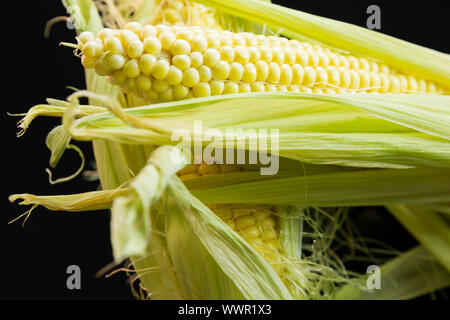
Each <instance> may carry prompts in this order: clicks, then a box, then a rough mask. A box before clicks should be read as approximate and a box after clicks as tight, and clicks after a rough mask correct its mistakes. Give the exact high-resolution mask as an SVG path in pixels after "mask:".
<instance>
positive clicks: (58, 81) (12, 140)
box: [0, 0, 450, 299]
mask: <svg viewBox="0 0 450 320" xmlns="http://www.w3.org/2000/svg"><path fill="white" fill-rule="evenodd" d="M274 2H275V3H277V4H282V5H285V6H288V7H291V8H295V9H299V10H303V11H306V12H309V13H314V14H318V15H321V16H325V17H329V18H334V19H338V20H342V21H346V22H350V23H353V24H356V25H359V26H363V27H364V26H365V23H366V19H367V16H368V15H367V14H366V8H367V7H368V6H369V5H371V4H377V5H379V6H380V7H381V14H382V18H381V19H382V21H381V23H382V30H381V32H383V33H386V34H389V35H392V36H395V37H398V38H401V39H404V40H407V41H411V42H413V43H416V44H420V45H423V46H426V47H429V48H432V49H436V50H439V51H443V52H447V53H448V52H449V51H450V47H449V38H448V31H449V30H448V11H447V10H446V9H445V7H444V3H445V2H444V1H426V2H417V3H415V2H411V1H348V0H345V1H323V0H322V1H274ZM2 9H3V10H2V15H3V17H2V21H3V23H4V26H3V28H2V30H3V32H2V35H1V37H2V42H1V43H2V50H1V52H2V56H3V58H2V60H1V61H2V70H3V72H2V75H3V77H2V78H3V79H4V80H5V81H2V84H1V89H2V90H1V94H2V99H1V101H2V109H1V110H2V112H1V113H0V118H1V124H2V125H1V128H2V135H1V137H2V140H1V141H2V148H1V149H0V150H1V153H2V156H1V159H3V160H4V161H2V162H3V163H2V165H1V167H0V168H1V175H2V179H1V186H2V196H1V203H2V212H1V218H0V235H1V238H0V250H1V251H0V268H1V269H2V270H1V272H0V275H1V282H0V298H1V299H133V296H132V295H131V293H130V290H129V286H128V284H127V283H126V281H127V278H126V276H125V275H124V274H120V273H119V274H117V275H114V276H112V277H110V278H108V279H105V277H100V278H97V277H95V274H96V273H97V272H98V271H99V270H100V269H101V268H103V267H104V266H106V265H107V264H109V263H110V262H111V261H112V255H111V246H110V242H109V216H108V213H107V212H103V211H99V212H88V213H60V212H49V211H47V210H45V209H43V208H36V209H35V211H34V212H33V213H32V215H31V217H30V219H29V220H28V221H27V223H26V224H25V226H24V227H22V221H19V222H16V223H14V224H8V222H9V221H10V220H12V219H14V218H15V217H17V216H18V215H19V214H21V213H23V212H24V211H25V210H26V208H25V207H20V206H18V205H17V204H10V203H9V202H8V200H7V196H8V195H9V194H13V193H23V192H28V193H33V194H68V193H77V192H85V191H90V190H95V189H96V188H97V183H95V182H87V181H84V180H83V179H82V178H81V177H78V178H76V179H74V180H73V181H71V182H67V183H62V184H58V185H55V186H52V185H50V184H49V183H48V178H47V174H46V173H45V171H44V170H45V168H47V167H48V159H49V155H50V153H49V151H48V149H47V148H46V146H45V137H46V135H47V133H48V132H49V130H51V128H53V127H54V126H56V125H57V124H59V120H58V119H48V118H45V119H44V118H39V119H37V120H36V121H35V122H33V124H32V125H31V127H30V128H29V130H28V132H27V133H26V134H25V136H23V137H22V138H16V132H17V129H16V122H17V120H18V119H19V118H14V117H10V116H7V115H6V113H7V112H10V113H23V112H26V111H27V110H28V109H29V108H30V107H31V106H33V105H36V104H39V103H45V98H46V97H53V98H59V99H65V98H66V97H67V95H69V94H70V93H71V91H70V90H69V89H66V88H65V87H66V86H73V87H77V88H84V78H83V69H82V67H81V65H80V63H79V60H78V59H77V58H76V57H74V56H73V54H72V50H71V49H69V48H65V47H60V46H58V43H59V42H61V41H67V42H73V41H74V39H73V37H74V32H73V31H72V30H68V29H67V28H66V26H65V23H64V22H60V23H58V24H56V25H55V26H54V27H53V28H52V31H51V36H50V38H49V39H46V38H44V36H43V33H44V27H45V24H46V22H47V21H48V20H50V19H51V18H53V17H56V16H60V15H65V9H64V7H63V6H62V4H61V3H60V1H48V0H47V1H15V2H11V3H8V4H7V5H6V4H4V5H3V6H2ZM77 145H79V146H81V147H82V149H83V150H84V152H85V154H86V157H87V159H92V151H91V149H90V146H89V144H87V143H78V142H77ZM78 164H79V160H78V158H77V156H76V155H75V154H74V153H72V152H71V151H68V152H67V154H66V155H65V156H64V157H63V159H62V162H61V163H60V165H59V167H58V168H57V169H56V170H54V172H55V174H56V176H58V177H61V176H64V175H66V174H67V173H68V171H67V170H68V168H71V169H72V170H76V168H77V167H78ZM89 166H90V165H89V163H88V165H87V168H89ZM69 173H71V172H69ZM352 214H353V215H354V218H355V220H356V222H357V224H359V225H360V227H361V228H362V232H363V234H364V235H367V236H374V237H377V238H378V239H380V240H383V241H386V242H388V243H390V244H393V245H395V246H396V247H397V248H398V249H400V250H405V249H407V248H409V247H411V246H413V245H414V244H415V242H414V240H413V239H412V238H411V237H410V236H409V235H408V233H407V232H406V231H405V230H403V229H402V228H401V226H399V224H398V223H397V222H396V221H395V220H394V219H393V218H392V217H390V216H389V215H388V214H386V212H384V211H383V210H381V209H370V208H360V209H356V210H354V211H353V212H352ZM367 226H370V227H367ZM379 230H382V233H381V236H380V232H378V231H379ZM72 264H76V265H79V266H80V268H81V270H82V289H81V290H72V291H71V290H68V289H67V288H66V278H67V274H66V268H67V266H69V265H72Z"/></svg>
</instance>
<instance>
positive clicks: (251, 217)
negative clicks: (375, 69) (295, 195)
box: [178, 164, 284, 279]
mask: <svg viewBox="0 0 450 320" xmlns="http://www.w3.org/2000/svg"><path fill="white" fill-rule="evenodd" d="M239 171H241V168H240V167H239V166H237V165H230V164H219V165H218V164H201V165H198V164H190V165H188V166H186V167H185V168H184V169H182V170H180V171H179V172H178V176H179V177H180V179H181V180H182V181H186V180H189V179H192V178H196V177H200V176H209V175H215V174H221V173H222V174H226V173H231V172H239ZM208 207H209V208H210V209H211V210H212V211H213V212H214V213H215V214H217V215H218V216H219V217H220V218H221V219H222V220H223V221H224V222H225V223H226V224H228V226H230V227H231V229H233V230H234V231H236V232H237V233H238V234H239V235H240V236H241V237H243V238H244V239H245V240H246V241H247V242H248V243H249V244H250V245H251V246H252V247H253V249H255V250H256V252H258V253H259V254H260V255H261V256H262V257H263V258H264V259H265V260H266V261H267V262H268V263H269V264H270V265H271V266H272V268H273V269H274V270H275V271H276V272H277V273H278V274H279V275H280V277H281V278H282V279H283V273H284V270H283V265H282V252H281V251H280V250H281V245H280V241H279V231H278V226H277V220H278V216H277V211H276V208H275V207H274V206H270V205H245V204H214V205H208Z"/></svg>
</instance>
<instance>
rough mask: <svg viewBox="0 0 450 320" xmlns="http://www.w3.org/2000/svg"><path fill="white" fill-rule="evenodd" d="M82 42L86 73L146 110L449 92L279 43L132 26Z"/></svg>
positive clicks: (352, 59) (358, 61)
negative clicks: (185, 103) (185, 102)
mask: <svg viewBox="0 0 450 320" xmlns="http://www.w3.org/2000/svg"><path fill="white" fill-rule="evenodd" d="M78 41H79V46H80V48H81V51H82V53H83V55H82V63H83V65H84V66H85V67H86V68H95V70H96V72H97V73H98V74H99V75H103V76H107V77H108V79H109V81H110V82H111V83H113V84H115V85H118V86H120V87H121V88H122V89H123V90H124V91H125V92H127V93H132V94H134V95H137V96H140V97H142V98H144V99H145V100H146V101H148V102H160V101H171V100H180V99H187V98H192V97H205V96H211V95H221V94H228V93H239V92H260V91H291V92H307V93H310V92H315V93H345V92H379V93H387V92H390V93H442V92H443V89H442V88H439V87H438V86H436V84H434V83H433V82H431V81H427V80H425V79H420V78H416V77H414V76H412V75H406V74H402V73H399V72H397V71H396V70H392V69H391V68H389V67H388V66H386V65H384V64H383V63H380V62H378V61H375V60H372V59H369V58H365V57H356V56H353V55H348V54H343V53H339V52H335V51H332V50H330V49H328V48H323V47H321V46H319V45H315V44H314V45H311V44H309V43H306V42H303V43H302V42H299V41H296V40H288V39H286V38H283V37H276V36H262V35H255V34H252V33H232V32H229V31H221V30H215V29H204V28H200V27H180V26H170V27H169V26H165V25H157V26H151V25H146V26H141V25H140V24H138V23H136V22H131V23H128V24H127V25H126V26H125V29H123V30H112V29H103V30H101V31H100V32H99V34H98V36H97V37H95V36H94V35H93V34H92V33H89V32H87V33H82V34H81V35H80V36H79V37H78Z"/></svg>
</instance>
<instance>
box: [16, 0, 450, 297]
mask: <svg viewBox="0 0 450 320" xmlns="http://www.w3.org/2000/svg"><path fill="white" fill-rule="evenodd" d="M123 2H124V3H125V2H127V1H123ZM198 2H202V3H205V4H207V5H208V6H211V7H214V8H217V9H218V16H220V19H219V21H220V22H221V23H222V25H226V26H227V27H228V28H231V29H233V30H234V31H242V30H245V31H253V32H256V33H265V32H268V29H267V27H266V25H265V23H267V25H268V26H269V27H271V28H273V30H281V32H282V34H284V35H287V36H289V37H292V38H296V39H300V40H308V41H311V42H318V43H322V44H325V45H328V46H331V47H333V48H336V49H338V50H343V51H347V52H353V53H355V54H363V55H368V56H370V57H373V58H376V59H381V60H383V61H385V62H387V63H389V64H390V65H392V66H394V67H396V68H398V69H399V70H408V71H411V72H413V73H415V74H418V75H420V76H423V77H425V78H428V79H431V80H433V81H436V82H439V83H440V84H442V85H443V86H446V87H448V86H449V78H448V74H450V73H449V72H448V71H449V67H450V63H449V58H448V55H444V54H441V53H438V52H435V51H432V50H429V49H425V48H422V47H418V46H415V45H411V44H408V43H405V42H402V41H399V40H394V39H392V38H391V37H386V36H384V35H381V34H379V33H374V32H371V31H368V30H365V29H362V28H357V27H355V26H349V25H347V24H343V23H341V22H338V21H333V20H330V19H324V18H321V17H316V16H312V15H308V14H305V13H302V12H298V11H295V10H290V9H285V8H281V7H279V6H275V5H272V4H270V3H269V2H263V1H255V0H246V1H241V2H238V1H234V0H232V1H229V2H227V3H226V4H222V5H221V7H220V8H219V3H218V2H217V1H215V0H213V1H211V0H201V1H198ZM63 3H64V5H65V6H66V7H70V8H72V9H73V8H75V9H76V10H73V11H72V15H73V17H74V20H75V23H76V25H77V26H78V27H79V30H78V31H79V32H81V31H85V30H89V31H92V32H97V31H98V30H99V29H101V28H102V25H103V24H102V20H101V18H100V15H99V12H98V10H97V8H96V6H95V4H94V2H93V1H91V0H71V1H63ZM154 4H155V3H154V2H153V1H142V3H141V5H140V6H139V7H138V8H137V9H136V10H135V12H134V17H135V19H136V20H137V21H139V22H142V23H145V21H146V19H147V18H146V17H148V16H149V15H150V13H151V12H152V11H153V10H154ZM269 12H270V14H268V13H269ZM122 18H123V20H124V21H125V20H126V19H128V18H129V16H125V15H124V16H123V17H122ZM263 19H264V20H263ZM344 38H345V39H344ZM354 38H355V39H357V42H355V41H354ZM356 43H359V44H356ZM86 84H87V90H88V91H80V92H76V93H75V94H73V95H72V96H71V97H69V99H68V102H65V101H60V100H54V99H49V100H48V101H47V102H48V104H47V105H39V106H36V107H34V108H32V109H30V111H29V112H28V113H27V114H26V115H25V117H24V119H23V120H22V122H20V128H21V129H22V131H24V130H26V129H27V128H28V126H29V125H30V123H31V121H32V120H33V119H35V118H36V117H37V116H56V117H62V122H63V125H62V126H60V127H57V128H56V129H54V130H53V131H52V132H51V133H50V134H49V137H48V140H47V141H48V146H49V148H50V149H51V151H52V158H51V165H52V166H54V165H56V164H57V162H58V159H59V158H60V157H61V156H62V153H63V152H64V150H65V149H66V148H70V146H72V145H71V144H69V141H70V139H74V140H87V141H92V145H93V148H94V154H95V158H96V162H97V167H98V172H99V177H100V183H101V186H102V189H103V190H101V191H93V192H88V193H83V194H78V195H64V196H34V195H29V194H21V195H13V196H11V197H10V200H11V201H15V200H17V199H22V203H21V204H33V206H35V205H38V204H39V205H44V206H45V207H47V208H48V209H50V210H64V211H89V210H98V209H103V208H105V209H106V208H107V209H109V208H111V210H112V216H111V233H112V234H111V240H112V244H113V250H114V257H115V259H116V261H122V260H123V259H124V258H126V257H129V258H130V259H131V262H132V264H133V266H134V268H135V271H136V273H137V278H138V279H139V281H140V282H141V285H142V287H144V288H145V291H146V293H145V294H144V297H146V298H151V299H305V298H319V299H320V298H337V299H380V298H381V299H383V298H389V299H406V298H414V297H417V296H420V295H423V294H425V293H427V292H432V291H434V290H438V289H441V288H444V287H446V286H448V285H449V272H448V252H446V250H447V249H448V248H447V247H446V245H448V242H447V241H448V239H447V238H448V236H447V235H448V232H446V231H448V225H447V224H445V223H446V222H445V221H441V219H440V218H439V219H438V218H437V217H436V216H434V215H429V216H427V215H423V214H421V215H420V217H419V216H417V218H416V219H418V220H413V221H409V220H408V216H411V215H412V214H413V213H417V214H418V213H419V211H427V212H428V211H431V210H434V209H432V208H436V206H440V208H441V209H440V211H439V212H441V211H444V212H446V210H447V211H448V206H446V205H445V203H449V202H450V192H449V190H450V188H449V187H450V186H449V182H448V181H449V180H448V177H449V176H450V174H449V173H450V172H449V165H450V162H449V159H450V157H449V154H450V145H449V142H448V139H449V138H450V127H449V123H450V121H449V120H450V113H449V111H448V106H449V105H450V100H449V97H448V96H436V95H400V94H398V95H397V94H383V95H380V94H370V95H359V94H345V95H339V94H333V95H332V94H320V95H319V94H289V93H273V94H254V93H253V94H239V95H228V96H220V97H210V98H200V99H191V100H187V101H177V102H171V103H161V104H156V105H150V106H146V105H144V102H143V101H142V100H140V99H139V98H135V97H131V96H129V95H125V94H123V93H121V92H120V91H119V90H118V89H117V88H116V87H114V86H112V85H110V84H109V83H108V82H107V81H106V80H105V79H104V78H102V77H99V76H98V75H96V74H95V73H94V72H93V71H92V70H86ZM81 97H88V99H89V105H81V104H79V102H78V99H79V98H81ZM261 99H265V100H264V103H261ZM236 110H239V112H238V113H237V112H236ZM197 119H201V120H202V121H203V124H204V125H205V129H217V130H219V132H220V130H221V132H222V133H223V131H224V130H225V129H230V128H231V129H233V128H241V129H244V130H245V129H248V128H257V129H277V130H279V133H280V140H279V151H277V152H278V153H277V154H278V155H279V156H281V157H282V158H281V160H280V172H279V173H278V174H277V175H275V176H261V175H259V173H258V172H255V171H254V172H239V173H236V174H227V175H225V174H224V175H217V176H212V177H200V178H198V179H193V180H191V181H188V182H186V184H185V185H183V184H182V183H181V182H180V181H179V179H178V178H176V177H175V176H174V173H175V172H177V171H178V170H179V169H181V168H182V166H183V165H182V164H180V163H178V162H174V161H173V160H174V159H173V158H171V157H170V155H171V154H172V151H173V150H178V149H176V148H173V147H169V146H167V145H175V144H177V142H176V141H172V140H171V134H172V133H173V132H174V131H175V130H177V129H185V130H187V131H188V132H189V134H191V136H192V138H193V139H192V140H195V139H194V132H193V122H194V121H195V120H197ZM22 133H23V132H22ZM158 146H162V147H159V148H157V147H158ZM155 147H156V149H155ZM244 147H245V149H247V150H248V151H258V148H259V146H258V145H255V144H252V141H251V139H250V141H249V143H248V144H246V145H245V146H244ZM75 150H77V149H75ZM80 154H81V153H80ZM71 177H73V175H72V176H70V177H69V178H71ZM204 203H261V204H265V203H270V204H276V205H280V206H281V207H280V210H281V212H282V215H281V216H280V237H281V239H280V240H281V244H282V249H283V252H284V255H285V262H284V263H285V264H286V266H285V267H286V270H287V273H286V279H284V280H281V279H280V277H279V275H278V274H277V273H276V272H275V271H274V270H273V269H272V267H271V266H270V265H269V264H268V263H267V262H266V261H265V260H264V259H263V258H262V257H261V256H259V254H258V253H256V252H255V251H254V250H253V249H252V248H251V247H250V246H249V245H248V244H247V243H246V241H245V240H243V239H242V238H241V237H240V236H239V235H237V234H236V233H235V232H234V231H232V230H231V229H230V228H229V227H228V226H227V225H226V224H225V223H224V222H222V221H221V220H220V219H219V218H218V217H217V216H216V215H215V214H213V213H212V212H211V210H209V209H208V208H207V207H206V206H205V205H204ZM412 204H413V205H414V207H411V205H412ZM358 205H389V207H388V208H390V209H391V211H392V212H393V213H394V215H396V217H397V218H398V219H399V220H400V221H401V222H402V223H403V224H404V225H405V227H406V228H407V229H408V230H410V231H411V232H412V233H413V234H414V235H415V236H416V238H417V239H418V240H419V241H420V242H421V243H422V244H423V246H424V247H425V248H426V250H425V249H423V248H418V249H414V250H412V251H410V252H407V253H404V254H402V255H400V256H399V257H397V258H395V259H393V260H391V261H389V262H387V263H386V264H385V265H384V266H382V268H381V270H382V271H381V272H382V274H385V275H386V277H384V276H382V279H383V280H382V287H383V290H381V291H379V292H378V291H377V293H376V294H373V293H368V292H367V290H364V286H365V284H364V281H362V282H361V281H360V279H359V278H358V277H356V278H353V277H351V276H350V274H349V273H348V272H346V271H345V270H342V268H341V267H340V266H339V262H338V261H333V259H332V258H331V257H330V256H327V255H326V253H327V252H328V247H326V246H324V248H323V250H322V251H320V252H318V253H317V254H318V255H319V256H320V257H321V258H320V259H318V260H317V261H316V260H314V258H315V257H314V255H313V256H312V257H306V256H305V255H304V254H302V253H303V251H306V250H305V249H306V248H307V247H306V246H303V245H302V237H303V232H302V229H301V228H302V225H303V221H305V219H306V220H308V221H310V222H311V223H316V222H314V221H313V220H311V218H308V219H307V210H306V209H305V208H309V207H313V206H320V207H341V206H358ZM404 205H408V206H407V207H406V206H404ZM284 206H286V207H284ZM442 208H444V209H442ZM408 210H409V211H408ZM420 219H422V220H420ZM419 220H420V221H419ZM317 223H318V222H317ZM419 223H424V225H425V226H427V228H418V226H419ZM338 227H339V224H338V223H336V224H335V225H334V229H333V231H332V232H331V233H330V234H324V233H321V232H318V233H317V234H316V236H317V239H319V240H321V239H322V240H323V239H324V238H327V237H328V236H330V237H331V236H333V234H334V232H335V230H336V228H338ZM434 227H436V228H437V229H438V230H440V232H438V233H436V234H435V238H430V237H429V234H430V233H431V232H432V231H431V230H432V229H433V228H434ZM424 229H426V230H424ZM428 252H429V253H428ZM430 254H431V255H432V256H431V255H430ZM322 257H324V258H322ZM318 261H319V262H318ZM436 261H439V263H440V264H442V265H443V266H445V267H442V266H440V265H439V264H438V263H436ZM404 265H407V266H408V268H407V269H404V267H403V266H404Z"/></svg>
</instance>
